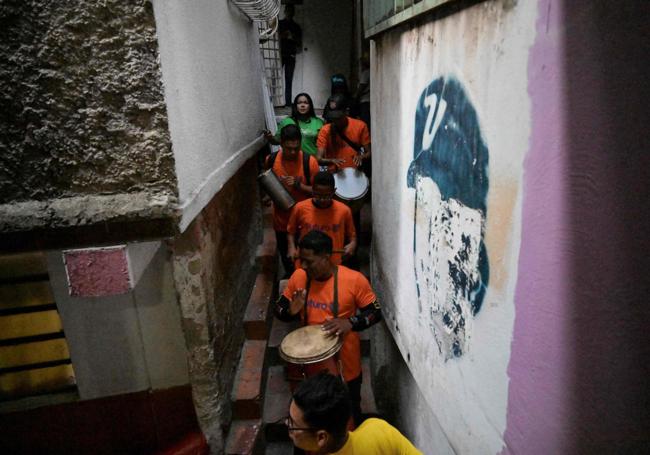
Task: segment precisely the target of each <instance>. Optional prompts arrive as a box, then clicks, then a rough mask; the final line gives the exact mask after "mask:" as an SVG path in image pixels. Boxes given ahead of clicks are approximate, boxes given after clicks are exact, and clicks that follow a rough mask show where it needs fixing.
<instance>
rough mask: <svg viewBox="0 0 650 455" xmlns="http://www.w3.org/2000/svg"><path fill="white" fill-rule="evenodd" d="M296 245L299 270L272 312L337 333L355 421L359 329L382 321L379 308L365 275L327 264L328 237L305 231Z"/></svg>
mask: <svg viewBox="0 0 650 455" xmlns="http://www.w3.org/2000/svg"><path fill="white" fill-rule="evenodd" d="M299 247H300V254H299V256H300V262H301V266H302V268H301V269H298V270H296V271H295V272H294V273H293V275H291V278H289V283H288V284H287V287H286V288H285V290H284V292H283V293H282V296H281V297H280V298H279V299H278V301H277V302H276V305H275V315H276V316H277V317H278V319H280V320H283V321H290V320H292V319H295V318H297V317H301V318H302V320H303V322H304V323H305V324H306V325H307V324H309V325H317V324H319V325H321V327H322V330H323V331H324V332H325V333H326V335H327V336H329V337H341V339H342V340H343V345H342V347H341V350H340V352H339V359H340V362H341V365H342V370H343V371H342V372H341V373H342V376H343V379H344V380H345V382H346V383H347V384H348V388H349V389H350V398H351V400H352V409H353V416H354V418H355V422H359V420H360V417H361V380H362V378H361V342H360V340H359V334H358V332H359V331H361V330H365V329H367V328H368V327H370V326H371V325H373V324H375V323H377V322H379V321H380V320H381V318H382V315H381V308H380V306H379V303H378V302H377V297H376V296H375V293H374V292H373V290H372V288H371V287H370V283H368V280H367V279H366V277H364V276H363V275H362V274H361V273H359V272H356V271H354V270H351V269H348V268H347V267H344V266H342V265H338V266H337V265H334V264H333V263H332V239H331V238H330V237H329V236H328V235H327V234H325V233H324V232H321V231H310V232H309V233H307V234H306V235H305V236H304V237H303V238H302V239H301V240H300V242H299ZM357 312H358V314H357Z"/></svg>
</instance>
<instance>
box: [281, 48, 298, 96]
mask: <svg viewBox="0 0 650 455" xmlns="http://www.w3.org/2000/svg"><path fill="white" fill-rule="evenodd" d="M283 64H284V104H285V105H286V106H291V104H292V103H293V98H292V97H291V94H292V92H291V86H292V84H293V70H295V69H296V58H295V57H285V58H284V59H283Z"/></svg>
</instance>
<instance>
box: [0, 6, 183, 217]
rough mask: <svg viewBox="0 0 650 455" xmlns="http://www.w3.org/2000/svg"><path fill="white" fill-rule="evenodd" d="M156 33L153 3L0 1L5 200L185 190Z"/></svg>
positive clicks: (0, 175)
mask: <svg viewBox="0 0 650 455" xmlns="http://www.w3.org/2000/svg"><path fill="white" fill-rule="evenodd" d="M155 33H156V30H155V24H154V18H153V11H152V7H151V4H150V3H149V2H125V1H118V0H108V1H103V2H96V1H84V0H77V1H67V2H47V1H40V0H31V1H9V0H5V1H2V2H0V116H1V117H0V119H1V120H0V138H1V139H0V204H7V203H12V202H17V201H48V200H52V199H58V198H69V197H75V196H94V195H99V194H102V195H106V194H120V193H130V194H134V193H138V194H139V195H140V197H141V198H142V199H143V201H142V205H143V207H146V206H147V200H148V199H149V198H152V197H153V195H155V194H156V193H163V194H165V195H166V196H167V197H169V196H173V195H174V194H175V193H176V178H175V175H174V159H173V156H172V151H171V141H170V138H169V133H168V129H167V114H166V109H165V104H164V100H163V89H162V84H161V75H160V68H159V65H158V44H157V41H156V34H155ZM143 194H144V196H143ZM105 202H106V201H102V200H98V201H96V204H95V205H97V206H98V207H103V206H104V203H105ZM171 202H173V200H172V201H171ZM86 203H87V204H88V201H86ZM90 205H92V204H90ZM32 208H34V207H31V206H24V207H23V209H24V211H29V210H30V209H32ZM107 208H108V210H107V214H106V215H105V216H106V217H108V216H109V215H110V213H111V211H110V207H107ZM41 210H43V211H44V213H46V214H47V212H50V213H49V214H48V215H46V216H47V217H50V218H51V217H53V213H52V212H55V213H58V209H57V207H56V206H51V205H46V206H45V207H41ZM91 211H92V208H91ZM75 215H76V216H75ZM31 216H32V217H38V216H40V215H39V213H38V212H37V213H31ZM62 216H64V217H66V218H72V219H76V220H77V222H79V219H80V218H81V219H82V218H83V217H84V216H85V215H84V213H83V211H82V212H81V213H77V214H74V213H72V214H70V213H68V214H64V215H62Z"/></svg>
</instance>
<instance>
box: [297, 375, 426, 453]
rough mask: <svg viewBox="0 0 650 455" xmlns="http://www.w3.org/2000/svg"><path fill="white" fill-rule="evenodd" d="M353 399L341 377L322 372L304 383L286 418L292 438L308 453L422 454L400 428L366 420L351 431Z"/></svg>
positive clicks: (374, 419)
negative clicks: (349, 426) (350, 420)
mask: <svg viewBox="0 0 650 455" xmlns="http://www.w3.org/2000/svg"><path fill="white" fill-rule="evenodd" d="M349 417H350V396H349V394H348V391H347V390H346V388H345V385H343V383H342V382H341V380H340V379H339V378H337V377H336V376H333V375H331V374H327V373H321V374H318V375H316V376H313V377H311V378H309V379H307V380H306V381H303V382H302V383H301V384H300V385H299V386H298V388H297V389H296V391H295V392H294V394H293V398H292V400H291V404H290V405H289V416H288V417H287V419H286V425H287V429H288V430H289V437H290V438H291V440H292V441H293V444H294V445H295V446H296V447H298V448H299V449H303V450H306V451H309V453H330V454H337V455H359V454H362V455H422V452H420V451H419V450H418V449H416V448H415V446H414V445H413V444H411V442H410V441H409V440H408V439H406V438H405V437H404V436H403V435H402V434H401V433H400V432H399V431H398V430H397V428H395V427H393V426H392V425H391V424H389V423H388V422H386V421H385V420H382V419H377V418H370V419H366V420H365V421H364V422H363V423H362V424H361V426H359V427H358V428H357V429H356V430H354V431H348V419H349Z"/></svg>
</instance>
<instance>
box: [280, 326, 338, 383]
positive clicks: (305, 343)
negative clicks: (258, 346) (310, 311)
mask: <svg viewBox="0 0 650 455" xmlns="http://www.w3.org/2000/svg"><path fill="white" fill-rule="evenodd" d="M342 345H343V341H342V340H341V338H340V337H332V338H330V337H327V336H326V335H325V332H324V331H323V329H321V326H320V324H317V325H306V326H304V327H300V328H299V329H296V330H294V331H293V332H290V333H289V334H287V336H285V337H284V339H283V340H282V343H280V349H279V351H280V357H282V358H283V359H284V360H286V361H287V362H289V363H290V364H293V365H296V366H298V368H295V367H294V368H290V369H289V370H290V378H289V379H290V380H298V381H299V380H302V379H304V378H307V377H310V376H314V375H316V374H318V373H320V372H321V371H323V370H326V371H328V372H330V373H332V374H334V375H337V376H341V373H342V369H341V366H340V365H339V362H338V359H337V358H336V357H337V356H336V354H337V353H338V352H339V350H340V349H341V346H342ZM291 376H293V377H291Z"/></svg>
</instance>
